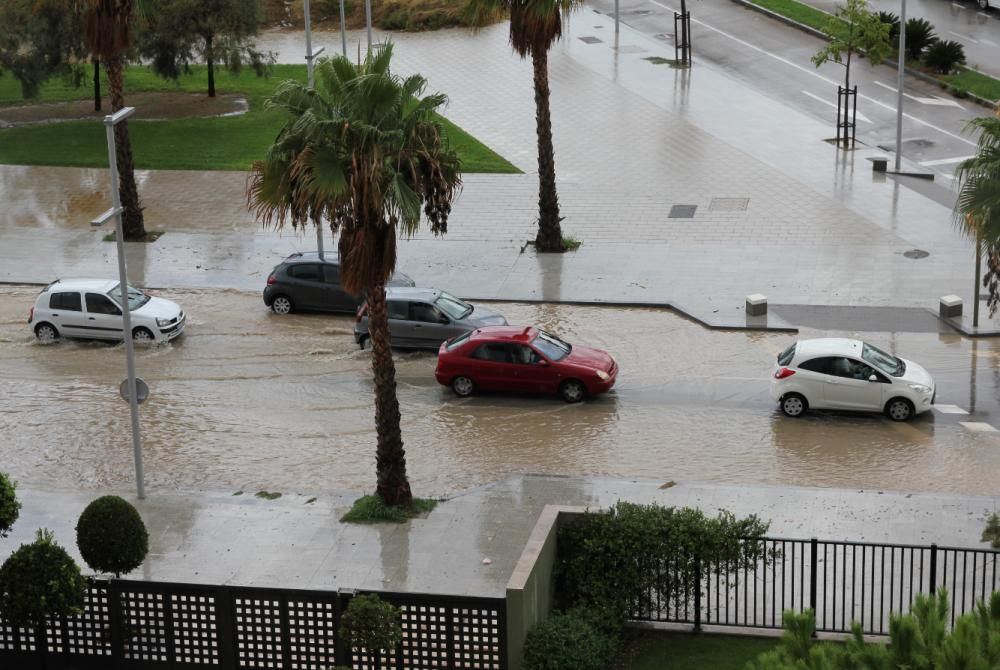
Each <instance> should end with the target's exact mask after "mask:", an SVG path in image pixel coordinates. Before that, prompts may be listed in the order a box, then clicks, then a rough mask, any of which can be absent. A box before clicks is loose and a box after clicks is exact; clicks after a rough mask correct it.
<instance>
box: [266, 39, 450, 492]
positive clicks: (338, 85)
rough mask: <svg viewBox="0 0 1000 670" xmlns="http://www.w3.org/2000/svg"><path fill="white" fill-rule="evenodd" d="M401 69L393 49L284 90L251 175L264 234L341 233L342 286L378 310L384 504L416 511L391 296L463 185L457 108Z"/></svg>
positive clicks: (375, 358) (325, 65)
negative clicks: (449, 123)
mask: <svg viewBox="0 0 1000 670" xmlns="http://www.w3.org/2000/svg"><path fill="white" fill-rule="evenodd" d="M391 59H392V45H391V44H390V45H386V46H385V47H383V48H381V49H378V50H377V51H375V52H374V53H371V52H370V53H369V54H368V55H367V56H366V57H365V60H364V62H363V63H361V64H358V65H354V64H352V63H351V62H350V61H349V60H348V59H346V58H343V57H339V56H338V57H336V58H334V59H332V60H330V59H323V60H321V61H320V63H319V65H318V67H317V70H316V89H315V90H310V89H308V88H307V87H306V86H303V85H302V84H299V83H297V82H294V81H287V82H284V83H283V84H281V86H280V87H279V88H278V91H277V92H276V93H275V94H274V95H273V96H271V98H270V99H269V101H268V103H267V104H268V106H270V107H274V108H278V109H281V110H284V111H285V112H286V113H287V117H288V118H287V121H286V122H285V125H284V127H283V128H282V129H281V131H280V132H279V133H278V137H277V138H276V140H275V142H274V144H273V145H272V146H271V148H270V149H268V151H267V154H266V156H265V158H264V160H261V161H257V162H256V163H254V165H253V167H252V168H251V170H250V181H249V184H248V204H249V206H250V208H251V209H252V210H253V211H254V212H255V214H256V216H257V219H258V220H259V221H261V222H263V223H264V225H274V226H275V227H279V228H280V227H282V226H284V225H285V224H286V223H290V224H291V225H292V226H293V227H295V228H301V227H306V226H309V225H310V224H312V225H317V226H318V225H323V224H324V219H325V220H326V221H328V222H329V225H330V227H331V229H332V230H333V231H334V232H335V233H339V234H340V239H339V252H340V277H341V280H342V281H343V284H344V287H345V288H346V289H347V290H348V291H350V292H351V293H354V294H356V295H363V296H365V297H366V299H367V302H368V329H369V333H370V334H371V342H372V371H373V374H374V378H375V428H376V432H377V435H378V444H377V447H376V471H377V478H378V486H377V493H378V495H379V497H380V498H382V500H383V501H384V502H385V503H386V504H387V505H390V506H401V507H407V508H408V507H409V506H410V505H411V503H412V499H413V498H412V494H411V492H410V483H409V480H408V479H407V476H406V456H405V451H404V449H403V437H402V433H401V431H400V425H399V422H400V416H399V400H398V399H397V397H396V368H395V364H394V363H393V360H392V350H391V349H390V342H389V321H388V312H387V306H386V298H385V285H386V281H388V279H389V277H390V276H391V275H392V272H393V270H394V269H395V267H396V238H397V236H398V235H399V234H404V235H412V234H413V232H414V231H416V229H417V227H418V226H419V224H420V212H421V207H423V212H424V214H425V215H426V216H427V219H428V220H429V221H430V225H431V230H432V231H433V232H434V233H435V234H443V233H445V232H447V229H448V215H449V213H450V212H451V204H452V202H453V200H454V199H455V197H456V195H457V194H458V190H459V187H460V185H461V176H460V173H459V167H460V166H459V159H458V156H457V155H456V153H455V151H454V150H453V149H452V148H451V146H450V145H449V143H448V140H447V137H446V135H445V132H444V129H443V128H442V126H441V123H440V118H439V117H438V116H437V115H436V110H438V109H439V108H440V107H441V106H442V105H444V104H445V102H446V100H447V98H446V97H445V96H444V95H441V94H433V95H428V96H425V97H421V96H422V94H423V91H424V89H425V87H426V85H427V82H426V80H425V79H424V78H423V77H421V76H420V75H412V76H410V77H408V78H406V79H402V78H400V77H398V76H396V75H393V74H392V73H391V72H390V69H389V66H390V62H391Z"/></svg>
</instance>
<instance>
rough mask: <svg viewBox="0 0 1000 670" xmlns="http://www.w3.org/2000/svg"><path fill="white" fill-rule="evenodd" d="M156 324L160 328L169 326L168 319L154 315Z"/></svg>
mask: <svg viewBox="0 0 1000 670" xmlns="http://www.w3.org/2000/svg"><path fill="white" fill-rule="evenodd" d="M156 325H157V326H159V327H160V328H163V327H164V326H169V325H170V319H161V318H160V317H156Z"/></svg>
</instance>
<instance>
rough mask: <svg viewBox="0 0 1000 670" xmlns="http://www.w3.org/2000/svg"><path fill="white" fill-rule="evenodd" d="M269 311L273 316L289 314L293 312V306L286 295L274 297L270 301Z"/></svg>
mask: <svg viewBox="0 0 1000 670" xmlns="http://www.w3.org/2000/svg"><path fill="white" fill-rule="evenodd" d="M271 311H272V312H274V313H275V314H291V313H292V312H294V311H295V304H294V303H292V299H291V298H289V297H288V296H287V295H276V296H274V300H272V301H271Z"/></svg>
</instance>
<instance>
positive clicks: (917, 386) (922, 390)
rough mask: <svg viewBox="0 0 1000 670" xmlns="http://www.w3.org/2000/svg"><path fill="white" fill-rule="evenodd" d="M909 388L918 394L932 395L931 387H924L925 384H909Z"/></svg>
mask: <svg viewBox="0 0 1000 670" xmlns="http://www.w3.org/2000/svg"><path fill="white" fill-rule="evenodd" d="M909 387H910V388H911V389H913V390H914V391H916V392H917V393H930V392H931V387H930V386H924V385H923V384H909Z"/></svg>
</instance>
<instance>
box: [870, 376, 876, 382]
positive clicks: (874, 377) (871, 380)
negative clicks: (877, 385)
mask: <svg viewBox="0 0 1000 670" xmlns="http://www.w3.org/2000/svg"><path fill="white" fill-rule="evenodd" d="M868 381H870V382H877V381H878V377H876V376H875V375H872V376H871V377H869V378H868Z"/></svg>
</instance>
